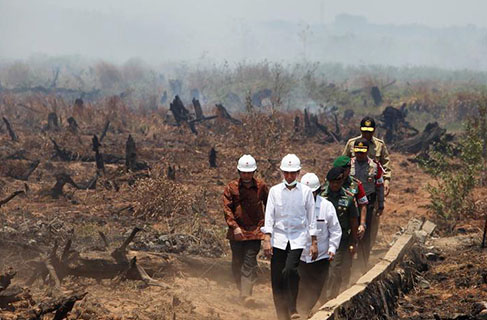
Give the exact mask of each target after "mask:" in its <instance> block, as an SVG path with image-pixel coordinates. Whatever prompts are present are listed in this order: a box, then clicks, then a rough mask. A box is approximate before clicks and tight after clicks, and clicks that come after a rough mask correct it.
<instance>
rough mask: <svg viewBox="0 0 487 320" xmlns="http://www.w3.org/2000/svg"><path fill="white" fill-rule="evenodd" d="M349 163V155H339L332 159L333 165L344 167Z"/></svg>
mask: <svg viewBox="0 0 487 320" xmlns="http://www.w3.org/2000/svg"><path fill="white" fill-rule="evenodd" d="M349 164H350V157H348V156H339V157H338V158H336V159H335V161H333V167H345V166H348V165H349Z"/></svg>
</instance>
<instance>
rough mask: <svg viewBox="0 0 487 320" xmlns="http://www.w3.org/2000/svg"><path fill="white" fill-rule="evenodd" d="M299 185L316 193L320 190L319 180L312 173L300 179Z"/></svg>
mask: <svg viewBox="0 0 487 320" xmlns="http://www.w3.org/2000/svg"><path fill="white" fill-rule="evenodd" d="M301 183H302V184H304V185H305V186H308V187H310V188H311V190H312V191H316V190H318V189H319V188H320V179H319V178H318V176H317V175H316V174H314V173H307V174H305V175H304V176H303V177H302V178H301Z"/></svg>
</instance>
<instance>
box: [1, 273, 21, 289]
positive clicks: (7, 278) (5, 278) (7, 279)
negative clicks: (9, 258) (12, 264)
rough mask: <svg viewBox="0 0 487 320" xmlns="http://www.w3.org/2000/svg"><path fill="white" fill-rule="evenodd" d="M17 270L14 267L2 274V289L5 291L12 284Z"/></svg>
mask: <svg viewBox="0 0 487 320" xmlns="http://www.w3.org/2000/svg"><path fill="white" fill-rule="evenodd" d="M16 274H17V272H15V271H14V270H13V269H11V268H10V269H9V270H7V272H5V273H4V274H0V291H3V290H5V289H7V287H8V286H9V285H10V283H11V280H12V279H13V278H14V277H15V275H16Z"/></svg>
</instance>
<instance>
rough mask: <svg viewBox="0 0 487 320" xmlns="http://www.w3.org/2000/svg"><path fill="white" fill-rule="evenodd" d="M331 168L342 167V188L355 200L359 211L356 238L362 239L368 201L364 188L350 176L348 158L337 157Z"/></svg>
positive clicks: (349, 161)
mask: <svg viewBox="0 0 487 320" xmlns="http://www.w3.org/2000/svg"><path fill="white" fill-rule="evenodd" d="M333 167H342V168H343V170H344V172H343V174H344V180H343V188H344V189H345V190H346V191H348V192H349V193H350V195H352V196H353V197H354V198H355V205H356V206H357V208H358V209H359V212H360V218H359V226H358V232H357V233H358V237H359V239H362V237H363V236H364V234H365V228H366V219H367V204H368V203H369V200H368V199H367V195H366V194H365V190H364V186H363V185H362V182H360V180H358V179H356V178H354V177H352V176H351V175H350V169H351V167H352V165H351V159H350V157H348V156H339V157H338V158H336V159H335V161H333Z"/></svg>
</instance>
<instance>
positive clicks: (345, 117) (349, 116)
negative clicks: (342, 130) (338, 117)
mask: <svg viewBox="0 0 487 320" xmlns="http://www.w3.org/2000/svg"><path fill="white" fill-rule="evenodd" d="M354 114H355V113H354V112H353V110H352V109H347V110H345V112H344V113H343V121H349V120H350V119H352V118H353V116H354Z"/></svg>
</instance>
